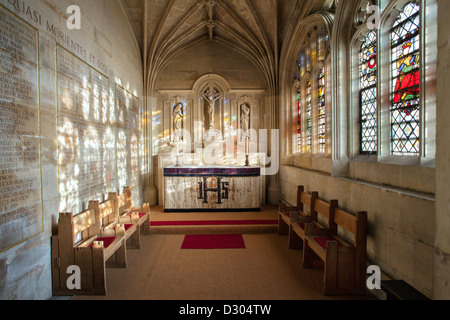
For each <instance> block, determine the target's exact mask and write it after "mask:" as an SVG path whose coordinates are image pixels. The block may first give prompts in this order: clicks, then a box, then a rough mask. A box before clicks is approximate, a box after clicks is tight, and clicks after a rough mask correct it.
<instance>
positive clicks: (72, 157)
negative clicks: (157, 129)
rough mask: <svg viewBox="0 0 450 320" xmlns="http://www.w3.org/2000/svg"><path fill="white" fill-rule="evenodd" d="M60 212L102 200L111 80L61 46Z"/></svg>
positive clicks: (110, 142)
mask: <svg viewBox="0 0 450 320" xmlns="http://www.w3.org/2000/svg"><path fill="white" fill-rule="evenodd" d="M57 70H58V72H57V77H58V150H59V160H58V161H59V192H60V211H69V212H74V213H75V214H76V213H79V212H81V211H82V210H84V209H85V208H86V206H87V204H88V202H89V201H90V200H100V201H102V200H103V199H104V195H105V194H107V192H108V191H111V190H112V187H113V182H114V181H113V179H112V177H113V176H114V166H113V164H114V161H112V159H114V157H113V154H114V128H113V125H114V117H115V114H114V108H113V107H112V108H111V107H110V105H109V94H108V90H109V79H108V78H107V77H105V76H104V75H102V74H101V73H99V72H98V71H96V70H95V69H93V68H91V67H90V66H89V65H87V64H86V63H85V62H83V61H82V60H80V59H79V58H77V57H76V56H74V55H73V54H72V53H70V52H68V51H67V50H65V49H64V48H62V47H59V46H58V51H57Z"/></svg>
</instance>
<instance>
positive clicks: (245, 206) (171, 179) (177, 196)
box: [164, 166, 261, 212]
mask: <svg viewBox="0 0 450 320" xmlns="http://www.w3.org/2000/svg"><path fill="white" fill-rule="evenodd" d="M260 209H261V168H260V167H252V166H250V167H239V166H182V167H175V166H171V167H166V168H164V211H165V212H239V211H260Z"/></svg>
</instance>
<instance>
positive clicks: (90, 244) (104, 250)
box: [51, 209, 126, 296]
mask: <svg viewBox="0 0 450 320" xmlns="http://www.w3.org/2000/svg"><path fill="white" fill-rule="evenodd" d="M78 235H80V236H81V239H80V240H77V236H78ZM124 238H125V237H124V232H120V231H118V232H117V234H116V236H114V237H102V236H100V230H99V223H98V221H97V220H96V219H95V212H94V210H92V209H90V210H87V211H85V212H83V213H81V214H79V215H77V216H74V215H73V213H60V215H59V221H58V234H57V235H54V236H52V238H51V255H52V285H53V295H55V296H72V295H106V267H107V266H108V267H126V250H125V246H124ZM71 267H76V268H79V271H80V274H79V276H80V277H79V279H80V285H81V286H80V288H76V287H75V288H71V287H70V288H69V285H70V283H68V282H70V281H68V280H69V278H70V277H71V276H72V272H73V270H72V269H71Z"/></svg>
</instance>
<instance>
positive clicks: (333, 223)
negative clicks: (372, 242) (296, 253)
mask: <svg viewBox="0 0 450 320" xmlns="http://www.w3.org/2000/svg"><path fill="white" fill-rule="evenodd" d="M330 215H331V216H330V226H329V228H318V227H317V226H316V225H314V224H308V225H306V229H305V241H304V247H303V266H304V267H305V268H311V267H313V262H314V260H315V259H317V258H318V259H320V260H321V261H323V263H324V294H325V295H344V294H360V293H364V292H365V277H366V266H367V265H366V258H367V257H366V254H367V213H366V212H358V213H357V214H356V216H355V215H352V214H350V213H348V212H346V211H344V210H342V209H339V208H336V209H335V210H333V211H330ZM339 227H340V228H341V229H338V228H339ZM338 230H341V233H342V232H343V230H347V232H348V233H349V234H353V238H354V240H353V241H347V240H346V239H344V237H343V236H342V235H341V234H338ZM351 242H353V244H352V243H351Z"/></svg>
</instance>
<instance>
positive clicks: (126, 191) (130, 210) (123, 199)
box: [119, 187, 150, 234]
mask: <svg viewBox="0 0 450 320" xmlns="http://www.w3.org/2000/svg"><path fill="white" fill-rule="evenodd" d="M132 214H137V215H138V216H139V223H138V224H139V227H140V228H141V234H150V205H149V204H148V203H144V204H143V205H142V207H135V206H133V200H132V195H131V187H123V192H122V194H121V195H120V196H119V215H120V216H122V217H123V216H125V215H128V216H131V215H132Z"/></svg>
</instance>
